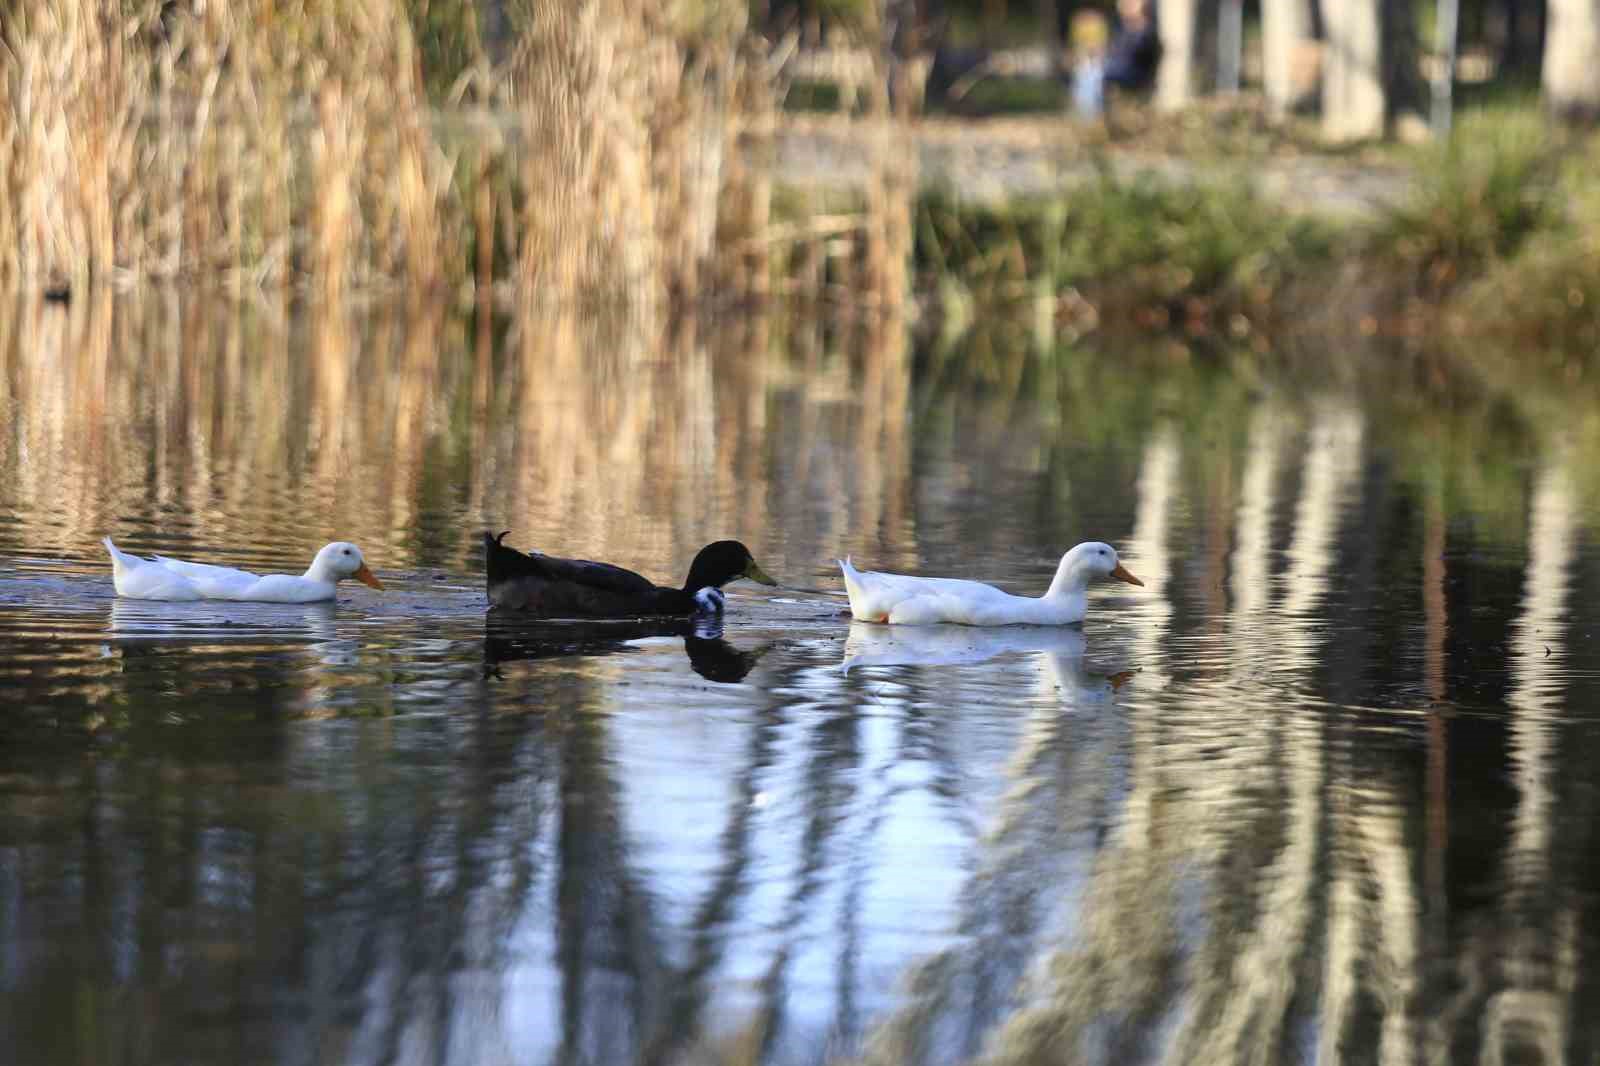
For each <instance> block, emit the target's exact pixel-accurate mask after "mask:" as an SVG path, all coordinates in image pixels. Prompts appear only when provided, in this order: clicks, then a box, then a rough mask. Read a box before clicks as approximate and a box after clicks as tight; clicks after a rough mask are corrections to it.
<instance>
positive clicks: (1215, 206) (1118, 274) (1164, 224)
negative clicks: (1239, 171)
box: [916, 174, 1333, 317]
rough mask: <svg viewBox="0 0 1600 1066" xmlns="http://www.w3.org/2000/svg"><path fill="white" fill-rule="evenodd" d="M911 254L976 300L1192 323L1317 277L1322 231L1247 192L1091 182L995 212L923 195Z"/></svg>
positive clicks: (1240, 187) (1151, 182)
mask: <svg viewBox="0 0 1600 1066" xmlns="http://www.w3.org/2000/svg"><path fill="white" fill-rule="evenodd" d="M918 221H919V225H918V234H917V247H916V257H917V263H918V267H919V269H920V270H921V271H922V272H923V273H924V275H925V276H926V275H933V276H935V277H938V278H941V279H953V280H956V281H958V282H960V283H961V284H963V285H964V286H965V287H966V288H968V289H970V290H972V291H974V292H975V293H977V294H978V295H979V297H980V299H981V298H982V297H983V296H985V295H995V294H999V295H1004V294H1008V293H1021V292H1026V291H1033V290H1034V289H1035V288H1036V287H1037V286H1038V285H1040V284H1044V285H1048V286H1049V287H1050V288H1052V289H1053V290H1054V291H1056V292H1065V291H1067V290H1069V289H1077V290H1081V291H1083V292H1086V293H1089V294H1090V295H1091V298H1095V297H1098V300H1097V302H1099V303H1100V304H1101V305H1102V306H1103V307H1105V308H1112V309H1125V310H1135V309H1140V308H1143V309H1150V308H1155V309H1162V310H1171V309H1177V308H1179V307H1180V306H1181V307H1182V308H1183V309H1184V312H1185V314H1186V315H1189V316H1191V317H1192V315H1193V314H1194V313H1196V312H1197V311H1199V312H1201V313H1209V312H1212V311H1221V310H1237V309H1241V308H1244V307H1246V306H1253V307H1260V306H1262V305H1265V304H1270V303H1271V301H1272V300H1273V299H1274V298H1275V297H1276V296H1277V295H1278V293H1279V292H1280V291H1281V290H1282V288H1283V286H1284V285H1285V284H1286V283H1287V282H1288V281H1290V280H1292V279H1293V278H1295V277H1297V276H1299V275H1301V274H1303V273H1305V272H1308V271H1310V270H1313V269H1317V268H1319V267H1320V266H1321V264H1323V263H1324V262H1326V261H1327V259H1328V257H1329V253H1330V252H1331V250H1332V247H1333V237H1332V231H1331V230H1330V229H1329V228H1328V227H1327V226H1325V225H1324V224H1322V223H1320V222H1318V221H1316V220H1314V219H1311V218H1309V217H1306V216H1301V215H1295V214H1291V213H1288V212H1285V211H1283V210H1280V209H1276V208H1273V207H1270V206H1267V205H1266V204H1264V203H1263V201H1262V200H1261V199H1260V198H1258V197H1256V196H1254V195H1253V194H1252V192H1251V190H1250V188H1249V186H1248V184H1246V183H1243V182H1240V183H1236V184H1231V183H1230V184H1224V183H1220V182H1217V183H1202V184H1179V183H1174V182H1167V181H1163V180H1160V179H1157V178H1155V177H1152V176H1142V177H1138V178H1135V179H1133V180H1122V179H1119V178H1116V177H1114V176H1112V175H1110V174H1103V175H1101V176H1099V177H1097V178H1095V179H1093V180H1091V181H1089V182H1088V183H1086V184H1084V185H1082V186H1081V187H1077V188H1073V189H1069V190H1067V191H1066V192H1064V193H1063V195H1061V196H1060V197H1056V198H1051V199H1047V200H1041V199H1031V200H1027V201H1023V202H1019V203H1014V204H1011V205H1008V206H1006V207H1004V208H994V207H989V206H974V205H966V204H958V203H955V202H952V201H951V200H950V199H949V198H948V197H943V196H930V197H926V198H925V199H924V200H923V202H922V204H921V205H920V209H919V212H918Z"/></svg>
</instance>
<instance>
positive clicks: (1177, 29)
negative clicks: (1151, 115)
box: [1155, 0, 1200, 111]
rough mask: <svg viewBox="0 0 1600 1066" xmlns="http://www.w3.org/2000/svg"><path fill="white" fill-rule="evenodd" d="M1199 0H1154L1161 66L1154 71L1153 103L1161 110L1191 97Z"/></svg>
mask: <svg viewBox="0 0 1600 1066" xmlns="http://www.w3.org/2000/svg"><path fill="white" fill-rule="evenodd" d="M1199 6H1200V4H1199V0H1156V31H1157V32H1158V33H1160V34H1161V48H1162V51H1161V66H1160V67H1159V68H1158V69H1157V71H1156V93H1155V104H1156V106H1157V107H1158V108H1160V109H1161V110H1163V111H1176V110H1178V109H1179V108H1183V107H1187V106H1188V104H1189V102H1190V101H1191V100H1193V99H1194V80H1195V78H1194V55H1195V30H1196V22H1197V20H1198V17H1199V10H1198V9H1199Z"/></svg>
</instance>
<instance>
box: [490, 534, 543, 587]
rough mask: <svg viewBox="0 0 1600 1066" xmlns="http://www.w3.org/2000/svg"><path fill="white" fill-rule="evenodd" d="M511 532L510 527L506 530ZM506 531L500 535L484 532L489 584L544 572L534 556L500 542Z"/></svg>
mask: <svg viewBox="0 0 1600 1066" xmlns="http://www.w3.org/2000/svg"><path fill="white" fill-rule="evenodd" d="M509 532H511V531H510V530H509V529H508V530H506V533H509ZM506 533H501V534H500V535H499V536H498V537H497V536H495V535H494V534H492V533H489V532H488V531H485V532H484V534H483V569H484V573H485V575H486V576H487V577H488V580H489V584H491V585H497V584H499V583H500V582H502V581H509V580H510V579H512V578H517V577H533V576H537V575H541V574H543V572H544V571H543V568H542V567H540V565H539V564H538V562H537V561H536V560H535V559H534V558H533V557H532V556H530V555H525V554H523V553H522V552H519V551H517V550H516V549H515V548H508V547H506V546H505V545H504V544H502V543H500V542H501V540H503V539H504V538H505V535H506Z"/></svg>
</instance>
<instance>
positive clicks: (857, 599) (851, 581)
mask: <svg viewBox="0 0 1600 1066" xmlns="http://www.w3.org/2000/svg"><path fill="white" fill-rule="evenodd" d="M834 562H836V563H838V564H839V572H840V573H842V574H844V591H845V595H847V596H849V597H850V613H852V614H859V613H860V609H859V608H858V607H857V604H859V603H861V602H863V600H864V599H865V595H864V592H863V589H862V588H861V573H860V571H858V570H857V569H856V568H855V567H853V566H851V565H850V556H848V555H846V556H845V557H844V558H843V559H835V560H834Z"/></svg>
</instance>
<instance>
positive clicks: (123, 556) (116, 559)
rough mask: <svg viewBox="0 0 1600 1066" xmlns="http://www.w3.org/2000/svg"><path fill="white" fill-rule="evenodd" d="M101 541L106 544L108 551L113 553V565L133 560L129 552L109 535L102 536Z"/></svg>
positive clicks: (121, 564)
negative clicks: (118, 545)
mask: <svg viewBox="0 0 1600 1066" xmlns="http://www.w3.org/2000/svg"><path fill="white" fill-rule="evenodd" d="M100 543H101V544H104V545H105V546H106V551H107V552H108V553H109V554H110V555H111V565H112V566H123V565H125V564H126V563H128V562H130V561H131V557H130V556H129V555H128V553H127V552H125V551H123V550H122V549H121V548H119V547H117V546H116V544H115V543H114V542H113V541H112V540H111V538H110V537H109V536H106V537H101V538H100Z"/></svg>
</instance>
